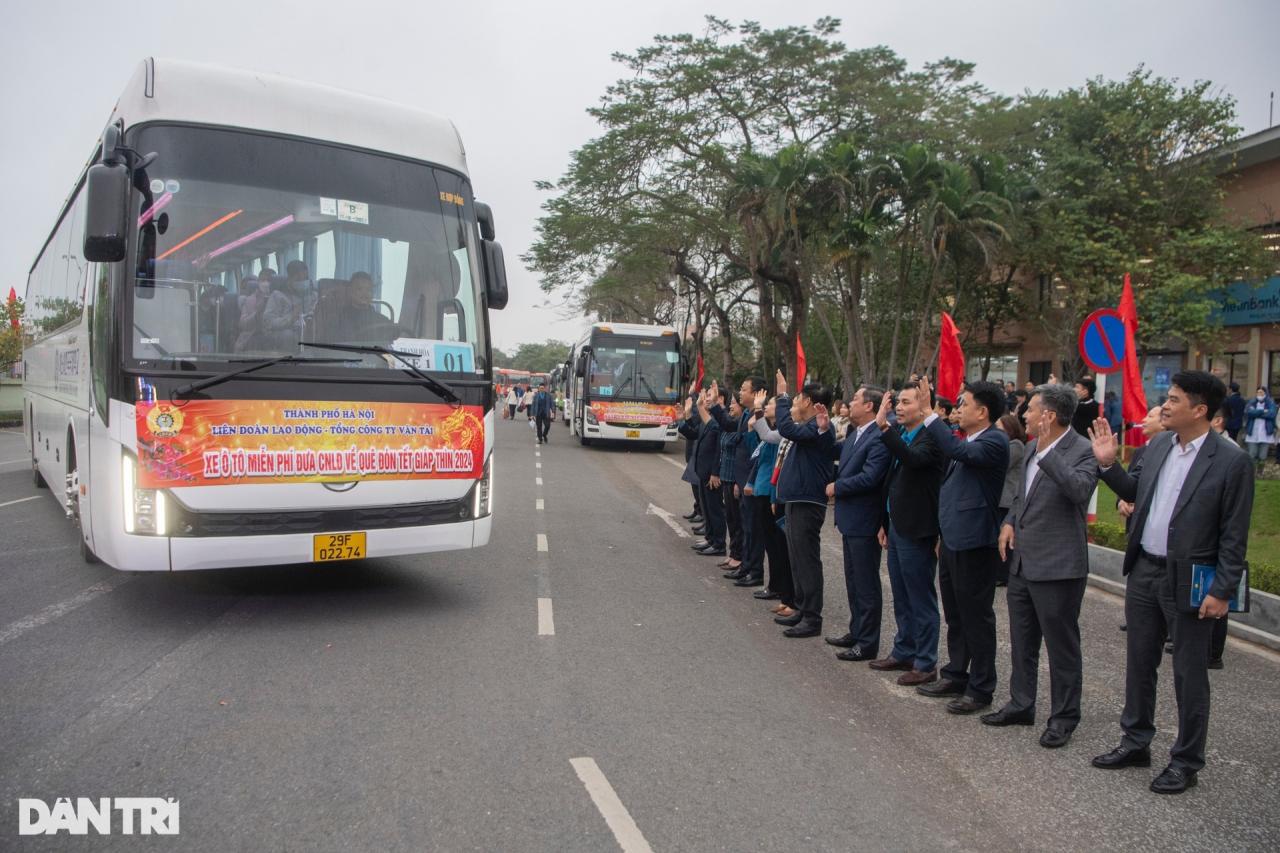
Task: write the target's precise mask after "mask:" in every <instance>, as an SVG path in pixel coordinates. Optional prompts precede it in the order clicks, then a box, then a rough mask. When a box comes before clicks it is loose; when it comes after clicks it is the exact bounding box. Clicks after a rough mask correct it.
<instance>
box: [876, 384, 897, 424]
mask: <svg viewBox="0 0 1280 853" xmlns="http://www.w3.org/2000/svg"><path fill="white" fill-rule="evenodd" d="M892 408H893V395H892V394H890V393H888V392H885V395H884V397H882V398H881V399H880V410H879V411H878V412H876V426H878V427H880V431H881V432H884V431H885V430H887V429H888V428H889V410H890V409H892Z"/></svg>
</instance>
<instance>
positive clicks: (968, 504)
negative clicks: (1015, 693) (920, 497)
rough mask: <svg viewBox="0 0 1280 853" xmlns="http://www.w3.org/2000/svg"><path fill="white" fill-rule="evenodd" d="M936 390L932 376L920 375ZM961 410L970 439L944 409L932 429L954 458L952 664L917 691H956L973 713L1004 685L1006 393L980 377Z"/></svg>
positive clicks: (947, 531) (945, 519)
mask: <svg viewBox="0 0 1280 853" xmlns="http://www.w3.org/2000/svg"><path fill="white" fill-rule="evenodd" d="M920 387H921V389H922V390H923V391H924V393H925V394H926V395H927V394H930V393H932V391H931V389H930V387H929V380H927V379H922V380H920ZM955 410H956V415H957V419H958V421H959V426H960V429H961V430H962V431H963V432H964V435H965V437H964V438H963V439H960V438H956V437H955V436H954V435H952V433H951V427H950V426H949V425H948V424H947V423H946V422H945V421H943V420H942V419H941V418H939V417H938V416H937V415H936V414H935V415H930V416H929V417H928V418H925V422H924V423H925V429H926V430H927V431H928V432H929V434H930V435H931V436H933V439H934V441H936V442H937V443H938V446H939V447H941V448H942V453H943V455H944V456H945V457H947V458H948V459H950V460H951V464H950V465H949V466H948V468H947V473H946V474H945V475H944V477H943V480H942V491H941V493H940V494H939V495H938V528H939V531H940V532H941V539H942V541H941V543H940V545H939V549H938V587H939V589H940V590H941V592H942V612H943V614H945V616H946V618H947V656H948V658H949V660H948V661H947V665H946V666H945V667H943V668H942V677H941V678H940V679H938V681H936V682H934V683H932V684H922V685H920V686H919V687H917V688H916V690H917V691H919V692H920V693H923V694H924V695H925V696H955V697H956V698H954V699H952V700H951V701H950V702H948V703H947V711H949V712H950V713H952V714H972V713H974V712H975V711H980V710H981V709H983V708H986V707H987V706H988V705H990V704H991V697H992V694H993V693H995V689H996V614H995V608H994V603H995V593H996V575H997V573H998V572H999V570H1000V554H999V552H998V551H997V550H996V540H997V539H998V538H999V536H1000V526H999V524H1000V519H999V518H998V517H997V515H998V513H997V510H998V509H999V505H1000V492H1001V491H1003V489H1004V477H1005V473H1006V472H1007V471H1008V470H1009V437H1008V436H1007V435H1005V434H1004V433H1003V432H1002V431H1000V430H998V429H995V428H994V427H993V426H992V425H993V424H994V423H995V422H996V420H997V419H998V418H999V417H1000V415H1002V414H1004V392H1003V390H1002V389H1001V388H1000V386H999V385H996V384H995V383H993V382H973V383H970V384H969V386H968V387H967V388H966V389H965V391H964V393H963V394H961V395H960V399H959V401H958V402H957V403H956V409H955Z"/></svg>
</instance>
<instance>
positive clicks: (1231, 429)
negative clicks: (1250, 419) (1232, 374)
mask: <svg viewBox="0 0 1280 853" xmlns="http://www.w3.org/2000/svg"><path fill="white" fill-rule="evenodd" d="M1222 408H1223V413H1224V414H1225V415H1226V427H1227V438H1229V439H1231V440H1232V441H1235V442H1239V441H1240V430H1242V429H1244V397H1241V396H1240V383H1239V382H1232V383H1231V393H1230V394H1228V395H1227V399H1226V401H1225V402H1224V403H1223V404H1222Z"/></svg>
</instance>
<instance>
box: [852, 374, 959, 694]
mask: <svg viewBox="0 0 1280 853" xmlns="http://www.w3.org/2000/svg"><path fill="white" fill-rule="evenodd" d="M889 406H890V401H889V397H888V395H886V396H885V399H884V400H883V401H881V403H880V411H879V413H878V414H877V415H876V426H877V427H878V428H879V429H880V435H881V440H882V441H883V442H884V445H885V448H886V449H887V450H888V451H889V454H890V456H891V457H892V461H891V462H890V465H889V473H888V476H887V477H886V478H885V487H884V499H883V500H882V501H881V503H880V507H879V509H880V510H881V521H880V532H879V539H880V547H882V548H887V549H888V551H889V554H888V559H889V585H890V587H891V588H892V589H893V615H894V618H895V619H896V620H897V623H898V633H897V636H896V637H894V640H893V649H892V650H891V651H890V652H889V655H888V657H884V658H881V659H880V660H874V661H872V662H871V668H872V669H875V670H880V671H889V670H897V669H905V670H906V672H904V673H903V674H902V675H901V676H899V677H898V683H899V684H903V685H907V686H916V687H918V686H919V685H921V684H929V683H931V682H934V681H937V680H938V622H939V616H938V591H937V588H936V587H935V585H934V576H935V573H936V571H937V566H938V556H937V545H938V491H939V489H940V488H941V486H942V473H943V470H944V468H945V467H946V461H945V460H944V459H943V456H942V448H941V447H939V446H938V443H937V442H936V441H934V440H933V436H931V435H930V434H929V433H928V432H926V431H925V428H924V419H925V417H926V416H927V415H928V414H929V412H930V411H932V409H933V400H932V399H931V398H930V397H929V395H928V394H925V393H924V392H923V391H922V390H921V389H920V388H918V387H917V386H915V385H908V386H907V387H906V388H903V389H902V391H901V392H899V394H898V404H897V409H896V411H897V416H898V425H897V426H894V425H892V424H890V422H889Z"/></svg>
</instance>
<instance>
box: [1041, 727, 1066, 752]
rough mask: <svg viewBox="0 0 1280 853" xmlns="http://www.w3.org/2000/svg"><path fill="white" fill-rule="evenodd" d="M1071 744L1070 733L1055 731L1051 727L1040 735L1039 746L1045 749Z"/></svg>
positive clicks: (1060, 730)
mask: <svg viewBox="0 0 1280 853" xmlns="http://www.w3.org/2000/svg"><path fill="white" fill-rule="evenodd" d="M1070 742H1071V732H1064V731H1063V730H1062V729H1055V728H1053V727H1052V726H1048V727H1046V728H1045V730H1044V731H1043V732H1041V733H1040V745H1041V746H1043V747H1044V748H1045V749H1057V748H1059V747H1062V746H1066V745H1067V744H1068V743H1070Z"/></svg>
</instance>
